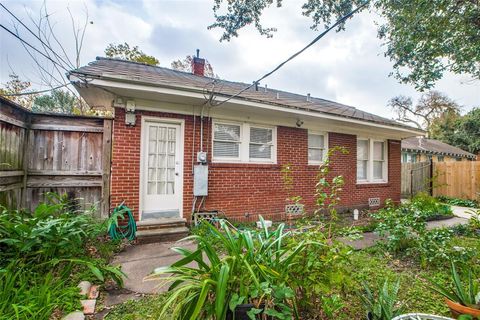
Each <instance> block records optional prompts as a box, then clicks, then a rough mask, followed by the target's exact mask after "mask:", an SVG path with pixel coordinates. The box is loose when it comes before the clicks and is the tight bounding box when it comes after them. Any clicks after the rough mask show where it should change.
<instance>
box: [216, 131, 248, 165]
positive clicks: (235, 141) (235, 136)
mask: <svg viewBox="0 0 480 320" xmlns="http://www.w3.org/2000/svg"><path fill="white" fill-rule="evenodd" d="M241 137H242V127H241V125H238V124H231V123H215V124H214V126H213V157H214V158H216V159H223V160H240V144H241V142H242V141H241Z"/></svg>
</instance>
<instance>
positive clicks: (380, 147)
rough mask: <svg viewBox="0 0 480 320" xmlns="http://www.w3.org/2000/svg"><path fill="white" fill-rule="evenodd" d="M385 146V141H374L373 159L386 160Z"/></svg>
mask: <svg viewBox="0 0 480 320" xmlns="http://www.w3.org/2000/svg"><path fill="white" fill-rule="evenodd" d="M384 146H385V143H383V142H374V143H373V160H385V159H384V157H383V155H384V152H383V151H384Z"/></svg>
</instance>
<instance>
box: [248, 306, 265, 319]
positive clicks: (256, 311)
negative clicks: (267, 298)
mask: <svg viewBox="0 0 480 320" xmlns="http://www.w3.org/2000/svg"><path fill="white" fill-rule="evenodd" d="M262 311H263V309H257V308H252V309H250V310H248V311H247V316H248V317H249V318H250V320H255V318H256V315H257V314H259V313H260V312H262Z"/></svg>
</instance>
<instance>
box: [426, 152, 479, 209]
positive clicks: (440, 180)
mask: <svg viewBox="0 0 480 320" xmlns="http://www.w3.org/2000/svg"><path fill="white" fill-rule="evenodd" d="M433 171H434V176H435V178H434V189H433V195H434V196H447V197H452V198H462V199H471V200H477V199H478V198H479V196H480V162H479V161H459V162H455V161H454V162H436V163H435V164H434V167H433Z"/></svg>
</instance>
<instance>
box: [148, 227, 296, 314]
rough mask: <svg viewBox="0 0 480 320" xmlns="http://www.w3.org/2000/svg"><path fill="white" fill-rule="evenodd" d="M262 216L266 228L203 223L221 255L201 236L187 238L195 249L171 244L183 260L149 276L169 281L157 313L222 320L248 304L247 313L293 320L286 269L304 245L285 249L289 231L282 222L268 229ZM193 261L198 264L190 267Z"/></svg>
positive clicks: (293, 300)
mask: <svg viewBox="0 0 480 320" xmlns="http://www.w3.org/2000/svg"><path fill="white" fill-rule="evenodd" d="M260 220H261V221H262V224H263V226H264V227H263V230H262V231H261V232H258V233H255V232H252V231H249V230H245V231H237V230H233V229H231V228H230V227H228V225H227V224H226V223H225V222H224V221H220V229H221V231H219V230H217V229H216V228H215V227H214V226H212V225H210V224H208V223H207V222H203V224H204V225H205V226H206V228H207V229H209V231H210V233H211V234H213V235H215V237H217V239H218V242H219V244H220V245H221V247H222V249H223V250H221V251H220V252H223V253H220V252H219V251H217V250H215V249H214V247H213V246H212V244H211V243H210V241H209V238H208V237H204V236H202V235H192V236H190V237H187V238H186V239H190V240H195V241H196V242H197V249H196V250H195V251H190V250H187V249H183V248H173V250H174V251H175V252H177V253H179V254H181V255H182V256H183V258H181V259H180V260H178V261H177V262H175V263H174V264H172V265H171V266H169V267H163V268H158V269H156V270H155V271H154V275H152V277H153V278H159V279H161V280H163V281H164V282H168V283H171V285H170V287H169V291H170V292H171V295H170V296H169V298H168V299H167V300H166V302H165V305H164V308H163V311H162V314H161V316H162V315H165V313H166V312H167V310H169V308H173V314H171V315H172V316H173V317H174V318H175V319H177V318H178V319H198V318H202V319H208V318H209V317H215V319H225V317H226V314H227V312H228V311H229V310H230V311H233V310H235V308H236V307H237V306H238V305H240V304H244V303H252V304H253V305H254V309H252V310H251V311H250V316H251V317H253V316H254V313H260V312H261V311H263V312H264V313H265V314H267V315H268V314H270V315H273V314H274V315H275V316H276V317H284V319H291V317H292V315H293V314H294V312H295V297H294V295H293V294H292V292H294V291H293V288H292V287H291V284H290V283H289V280H290V277H289V276H290V272H291V271H290V270H291V268H292V266H294V265H295V257H297V256H298V255H299V254H300V253H301V252H303V251H304V250H305V248H306V243H305V242H303V241H302V242H300V243H298V244H296V245H295V246H293V247H288V246H287V247H285V246H283V244H284V240H285V238H286V237H287V236H288V235H289V232H284V225H283V224H281V225H279V226H278V228H277V229H276V230H274V231H269V230H268V229H267V228H266V227H265V224H264V222H263V219H262V218H261V219H260ZM206 259H207V260H206ZM191 262H195V263H196V266H194V267H189V266H188V264H189V263H191ZM252 319H253V318H252Z"/></svg>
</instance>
